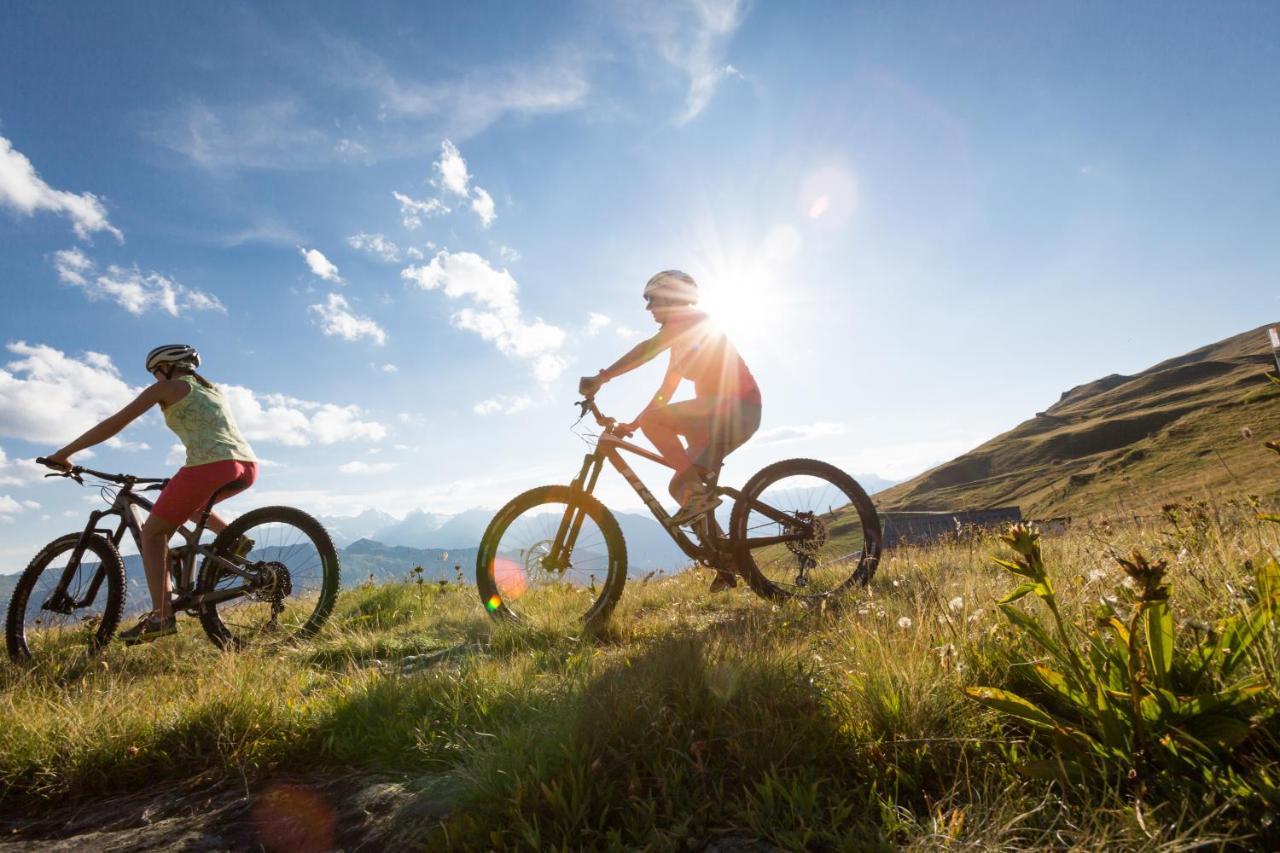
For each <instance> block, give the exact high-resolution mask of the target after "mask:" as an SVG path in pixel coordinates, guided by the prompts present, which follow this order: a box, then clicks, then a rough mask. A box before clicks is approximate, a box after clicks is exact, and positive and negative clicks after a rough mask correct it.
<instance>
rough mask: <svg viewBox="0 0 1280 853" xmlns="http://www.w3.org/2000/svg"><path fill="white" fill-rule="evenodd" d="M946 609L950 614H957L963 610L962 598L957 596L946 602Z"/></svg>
mask: <svg viewBox="0 0 1280 853" xmlns="http://www.w3.org/2000/svg"><path fill="white" fill-rule="evenodd" d="M947 609H948V610H950V611H951V612H952V613H959V612H960V611H961V610H964V596H961V595H957V596H956V597H955V598H953V599H951V600H950V601H948V602H947Z"/></svg>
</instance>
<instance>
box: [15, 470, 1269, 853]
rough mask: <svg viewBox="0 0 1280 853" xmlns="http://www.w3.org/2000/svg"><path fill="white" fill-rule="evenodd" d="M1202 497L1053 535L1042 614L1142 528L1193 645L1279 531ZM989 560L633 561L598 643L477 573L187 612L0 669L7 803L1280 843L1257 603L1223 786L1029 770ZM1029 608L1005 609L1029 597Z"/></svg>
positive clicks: (247, 837)
mask: <svg viewBox="0 0 1280 853" xmlns="http://www.w3.org/2000/svg"><path fill="white" fill-rule="evenodd" d="M1256 461H1257V463H1258V464H1259V465H1271V466H1272V473H1273V475H1274V474H1276V473H1277V469H1280V463H1277V462H1276V461H1274V459H1273V458H1272V457H1270V456H1269V454H1260V455H1259V457H1258V459H1257V460H1256ZM1214 510H1215V512H1213V513H1211V514H1208V515H1205V516H1203V517H1202V518H1201V519H1200V522H1198V523H1197V524H1196V525H1192V526H1188V527H1186V528H1185V529H1174V528H1171V527H1170V528H1165V527H1162V526H1158V525H1141V526H1133V527H1124V528H1120V527H1117V528H1105V529H1102V528H1099V529H1095V530H1089V531H1084V530H1080V531H1077V532H1074V533H1072V534H1070V535H1068V536H1064V537H1061V538H1058V539H1053V540H1049V541H1048V542H1046V543H1045V559H1046V562H1047V564H1048V566H1049V567H1050V571H1051V572H1052V574H1053V577H1054V579H1055V580H1056V582H1057V583H1059V584H1060V585H1061V586H1062V587H1063V588H1064V589H1065V590H1066V592H1065V593H1062V594H1061V595H1062V601H1061V607H1062V610H1063V614H1064V619H1066V620H1067V621H1068V622H1069V623H1073V624H1077V625H1080V626H1082V627H1085V628H1087V626H1089V625H1090V624H1092V623H1093V619H1094V617H1093V612H1094V607H1095V606H1096V604H1097V602H1098V600H1099V598H1100V597H1102V596H1119V597H1120V598H1123V597H1124V595H1125V593H1124V587H1123V585H1122V584H1121V581H1122V580H1123V576H1122V575H1121V573H1120V571H1119V570H1118V568H1117V564H1116V563H1115V561H1114V560H1113V559H1111V558H1110V557H1109V556H1108V551H1109V550H1114V551H1116V552H1126V551H1128V549H1130V548H1132V547H1140V548H1142V549H1144V550H1146V551H1147V552H1148V553H1149V554H1150V555H1152V557H1153V558H1154V557H1156V556H1161V555H1163V556H1165V557H1167V558H1169V559H1170V560H1171V561H1172V563H1171V565H1172V568H1171V569H1170V576H1169V579H1168V580H1169V583H1170V587H1171V596H1172V598H1171V600H1172V602H1173V612H1174V615H1175V617H1176V619H1177V621H1178V624H1179V626H1180V629H1179V630H1180V633H1179V635H1178V637H1179V640H1178V644H1179V654H1182V653H1183V652H1187V651H1188V650H1189V649H1190V647H1191V645H1192V644H1193V643H1194V642H1195V637H1196V636H1197V635H1196V634H1195V633H1194V630H1192V629H1188V628H1186V627H1185V624H1184V623H1185V621H1186V620H1188V619H1194V620H1197V622H1196V624H1199V623H1213V622H1214V620H1216V619H1219V618H1223V617H1227V616H1228V615H1229V614H1231V613H1233V612H1238V611H1239V610H1240V609H1241V608H1242V607H1246V606H1250V605H1249V602H1251V601H1255V600H1257V599H1258V597H1259V595H1260V594H1261V592H1260V590H1259V589H1258V587H1257V586H1256V584H1254V583H1253V581H1252V580H1251V578H1252V568H1256V561H1255V562H1254V565H1253V566H1252V567H1251V566H1250V565H1249V564H1247V561H1248V560H1250V559H1251V558H1252V557H1253V556H1254V555H1255V554H1256V553H1257V552H1258V550H1259V549H1260V548H1268V549H1270V550H1272V551H1273V552H1274V551H1275V550H1277V549H1278V548H1280V541H1277V536H1276V533H1277V532H1280V527H1276V526H1267V525H1263V524H1262V523H1261V522H1259V521H1257V520H1256V519H1254V518H1253V517H1252V514H1251V513H1248V512H1245V511H1242V510H1241V508H1240V506H1239V505H1238V504H1224V505H1221V506H1217V507H1214ZM997 552H1001V553H1007V549H1006V548H1005V546H1003V545H1001V543H999V542H998V541H997V540H995V539H993V538H984V539H966V540H957V541H949V542H943V543H940V544H937V545H934V546H930V547H928V548H916V547H912V548H904V549H901V550H898V551H895V552H893V553H892V554H891V555H889V556H888V557H887V558H886V561H885V563H884V564H883V565H882V567H881V571H880V574H879V575H878V576H877V578H876V580H875V582H874V583H873V585H872V587H871V589H870V590H868V591H865V592H859V593H856V594H854V595H852V596H851V597H850V598H848V599H847V600H845V601H844V602H843V603H842V604H841V605H839V606H834V607H830V608H825V609H823V610H821V611H805V610H801V609H799V608H795V607H778V606H774V605H771V604H769V603H766V602H763V601H760V600H758V599H756V598H755V597H753V596H752V595H751V594H750V593H749V592H745V591H743V590H737V591H734V592H731V593H727V594H723V595H720V596H710V595H708V594H707V593H706V592H705V585H706V583H707V581H708V580H709V577H708V576H707V575H706V574H704V573H699V572H696V571H691V572H687V573H684V574H681V575H677V576H675V577H672V578H668V579H663V580H655V581H650V582H648V583H640V582H634V583H632V584H630V585H629V586H628V588H627V590H626V592H625V594H624V596H623V599H622V602H621V605H620V606H619V608H618V611H617V613H616V616H615V618H614V620H613V623H612V627H611V628H610V630H609V631H608V633H607V634H605V635H604V636H599V637H588V636H583V635H582V633H581V632H580V630H579V629H578V628H577V626H576V625H575V624H574V623H572V622H567V621H560V620H557V619H555V618H552V617H548V618H546V619H545V620H543V621H541V622H539V623H537V624H533V625H526V626H521V627H511V626H498V625H495V624H493V623H492V622H491V621H490V620H489V619H488V618H487V617H486V615H485V614H484V612H483V610H482V609H481V607H480V604H479V601H478V599H477V596H476V592H475V590H474V588H473V587H471V586H470V585H465V584H461V583H446V584H421V585H415V584H396V585H386V586H369V585H366V586H358V587H356V588H354V589H351V590H349V591H347V592H344V594H343V596H342V598H341V600H340V603H339V607H338V609H337V611H336V613H335V616H334V619H333V621H332V623H331V624H330V626H329V627H327V628H326V630H325V631H324V632H323V634H322V635H321V636H320V637H319V638H317V639H315V640H313V641H310V642H307V643H306V644H303V645H301V646H298V647H295V648H286V649H279V650H275V651H258V652H248V653H242V654H226V653H218V652H216V651H214V649H213V648H212V647H211V646H210V645H209V644H208V643H207V642H206V641H205V640H204V638H203V635H202V634H201V632H200V631H199V629H198V626H196V625H195V624H193V623H192V622H191V621H190V620H187V621H184V622H182V623H181V633H180V635H179V636H178V637H177V638H170V639H167V640H162V641H160V642H157V643H156V644H154V645H152V646H149V647H141V648H136V649H125V648H122V647H120V646H119V645H113V646H112V647H110V648H109V649H108V650H107V651H106V652H105V653H104V654H103V655H101V656H100V657H99V658H97V659H85V658H84V657H82V656H79V655H71V656H69V657H67V658H64V659H61V660H56V661H52V662H48V663H46V664H44V665H41V666H36V667H34V668H27V669H18V668H15V667H11V666H7V665H6V666H3V667H0V792H2V793H0V825H3V826H4V828H5V830H6V835H7V836H8V839H11V840H14V841H19V842H21V841H24V840H25V841H30V840H33V839H41V838H43V839H49V838H55V837H61V836H65V835H67V834H69V833H73V832H76V831H77V830H76V827H77V826H80V827H81V829H80V830H79V831H80V832H85V831H87V829H86V828H85V827H86V826H88V827H91V828H92V829H93V830H94V831H95V832H99V833H103V834H100V835H94V836H93V837H92V838H89V837H87V836H86V837H84V838H81V839H80V842H81V843H83V844H84V845H86V846H98V847H102V846H106V845H108V844H111V843H136V844H142V843H144V842H145V843H151V844H154V845H155V846H175V845H188V846H190V845H193V844H194V845H196V846H199V844H200V843H205V844H207V845H212V846H213V847H227V846H230V847H247V846H250V845H253V844H257V843H266V844H268V846H271V845H275V846H277V847H278V848H279V849H287V847H288V846H289V844H290V843H298V842H299V840H300V839H305V840H309V841H310V843H313V844H330V845H333V844H340V845H342V846H345V847H346V848H348V849H351V848H353V847H356V846H359V845H367V846H368V848H369V849H385V848H387V847H390V846H398V845H413V846H417V847H422V848H429V849H440V848H443V847H454V848H460V849H493V848H535V849H617V848H624V847H625V848H635V847H641V846H642V847H646V848H648V849H657V850H676V849H681V850H689V849H693V850H700V849H713V848H712V846H711V845H719V846H717V847H715V848H714V849H720V850H731V849H739V850H741V849H768V848H767V847H760V846H751V845H753V844H757V843H759V842H766V843H767V844H771V845H779V846H781V847H784V848H788V849H883V848H890V847H900V846H906V847H914V848H918V849H937V848H939V847H943V846H952V845H955V846H966V847H975V848H983V849H987V848H992V847H1004V848H1008V847H1019V848H1031V847H1041V846H1049V845H1052V846H1064V845H1066V846H1071V845H1074V846H1078V847H1080V848H1082V849H1104V848H1106V849H1111V848H1115V849H1155V848H1158V847H1162V846H1168V847H1169V848H1170V849H1173V848H1185V847H1186V846H1188V845H1189V844H1190V843H1192V842H1200V843H1208V844H1210V845H1211V846H1215V845H1218V844H1226V843H1235V844H1238V845H1242V846H1251V845H1260V846H1266V845H1272V846H1274V845H1275V844H1276V843H1280V835H1277V834H1276V827H1275V826H1274V825H1273V824H1272V823H1271V822H1270V819H1269V818H1267V815H1268V814H1270V813H1273V811H1274V809H1275V808H1276V807H1277V806H1280V789H1277V787H1276V784H1277V780H1280V734H1278V733H1277V730H1276V729H1275V727H1274V726H1273V725H1272V724H1271V723H1268V722H1267V720H1268V718H1267V717H1266V714H1265V713H1264V712H1267V713H1271V712H1274V711H1275V710H1277V709H1280V686H1278V684H1277V678H1278V676H1280V671H1278V670H1277V663H1276V661H1277V659H1278V657H1280V654H1278V653H1280V636H1278V635H1277V631H1276V628H1275V625H1274V624H1272V625H1269V626H1266V627H1265V628H1261V629H1260V630H1261V633H1260V635H1259V638H1258V642H1257V643H1255V646H1254V648H1253V650H1252V651H1251V652H1250V653H1249V654H1248V656H1247V657H1246V658H1244V659H1243V660H1242V662H1241V669H1240V670H1238V672H1237V676H1238V677H1239V678H1241V679H1246V680H1248V679H1252V681H1250V682H1249V683H1250V684H1254V685H1255V686H1254V687H1250V688H1249V689H1250V690H1251V691H1252V692H1251V694H1250V695H1251V697H1252V699H1251V701H1256V702H1259V703H1261V704H1260V706H1259V707H1260V708H1261V709H1262V710H1260V711H1258V712H1257V714H1256V715H1255V717H1251V718H1249V719H1250V720H1251V721H1246V722H1245V723H1241V724H1239V725H1244V726H1246V728H1245V730H1244V733H1243V740H1241V741H1240V742H1238V743H1237V744H1236V745H1235V747H1234V748H1233V750H1232V752H1231V754H1230V757H1229V758H1223V759H1215V761H1219V762H1221V763H1220V764H1212V763H1211V769H1212V773H1211V774H1210V775H1209V776H1208V777H1206V778H1210V779H1212V780H1218V781H1213V782H1212V784H1210V785H1209V786H1208V787H1207V788H1205V789H1203V790H1201V789H1200V788H1196V787H1194V786H1192V783H1193V782H1194V781H1195V779H1194V778H1192V777H1186V778H1184V777H1182V776H1179V777H1178V778H1177V788H1176V791H1175V793H1174V795H1170V793H1169V790H1168V789H1167V788H1160V787H1158V786H1157V784H1156V782H1155V781H1152V782H1151V783H1150V784H1151V787H1147V782H1146V781H1145V780H1147V778H1148V776H1147V771H1146V769H1145V765H1144V764H1141V763H1140V762H1139V763H1138V764H1135V766H1136V767H1138V768H1139V769H1140V770H1142V772H1141V773H1137V771H1134V772H1135V773H1137V775H1135V776H1131V775H1129V774H1128V772H1127V771H1126V770H1125V767H1126V766H1127V765H1126V764H1125V762H1126V761H1136V759H1133V758H1132V757H1126V756H1123V755H1122V756H1121V758H1120V762H1121V763H1120V765H1119V770H1118V771H1117V773H1116V775H1115V776H1114V777H1112V776H1108V775H1105V774H1103V775H1100V776H1098V777H1097V778H1095V779H1093V780H1092V781H1086V782H1082V783H1079V784H1077V783H1075V782H1068V781H1065V780H1057V781H1055V780H1052V779H1043V778H1037V777H1036V776H1035V775H1028V773H1026V772H1024V771H1021V770H1019V769H1017V768H1018V767H1025V766H1026V765H1027V759H1028V757H1030V758H1041V759H1051V758H1052V756H1053V755H1054V750H1055V743H1057V741H1056V740H1055V737H1056V735H1052V734H1051V733H1045V732H1037V731H1036V730H1035V729H1034V728H1030V727H1027V726H1024V725H1021V724H1019V722H1018V721H1017V720H1012V719H1011V718H1009V717H1007V716H1005V715H1000V714H997V713H995V712H993V711H992V710H989V709H988V708H986V707H984V706H982V705H980V704H978V703H977V702H975V701H973V700H971V699H970V698H968V697H966V695H965V693H964V692H963V689H962V688H964V687H965V686H968V685H994V686H996V687H1003V688H1008V689H1012V690H1018V691H1020V692H1023V693H1026V694H1027V695H1030V696H1032V697H1035V696H1037V694H1036V693H1035V692H1034V691H1033V690H1031V688H1030V687H1029V686H1028V678H1029V674H1030V672H1031V667H1030V666H1029V662H1031V661H1042V660H1043V658H1044V653H1043V652H1042V651H1041V649H1039V648H1038V647H1037V646H1036V645H1035V643H1034V642H1033V641H1032V640H1031V639H1030V638H1029V637H1028V635H1027V634H1026V633H1025V632H1021V631H1018V630H1015V629H1014V628H1013V627H1012V626H1011V624H1010V622H1009V621H1008V620H1007V619H1006V618H1004V617H1003V616H1002V615H1001V613H1000V611H999V609H998V608H997V607H996V606H995V602H996V601H997V600H998V599H1000V598H1002V597H1003V596H1004V595H1005V594H1006V593H1007V592H1008V591H1009V590H1010V588H1011V587H1012V585H1013V584H1012V582H1011V580H1010V578H1009V575H1008V574H1007V573H1005V572H1003V571H1001V570H998V569H996V568H994V567H993V565H992V562H991V555H992V554H994V553H997ZM1117 590H1119V591H1117ZM547 595H549V596H554V595H555V593H554V591H550V592H548V593H547ZM1034 600H1035V597H1034V596H1031V597H1029V598H1027V599H1024V600H1023V601H1022V602H1021V603H1020V604H1019V606H1020V607H1022V608H1023V610H1024V611H1025V612H1028V613H1033V612H1036V613H1038V612H1041V611H1037V610H1036V605H1034V604H1032V603H1028V602H1034ZM543 603H544V604H545V605H547V608H548V609H554V607H553V605H554V603H555V602H554V599H549V600H547V601H545V602H543ZM1195 630H1199V629H1195ZM1206 630H1209V629H1206ZM1208 681H1209V684H1210V686H1212V685H1213V683H1216V682H1214V679H1213V678H1212V677H1209V678H1208ZM1257 685H1260V686H1257ZM1029 691H1030V692H1029ZM1267 709H1270V710H1269V711H1267ZM1270 719H1271V720H1272V721H1274V719H1275V718H1274V717H1272V718H1270ZM1228 773H1229V774H1234V775H1224V774H1228ZM1135 778H1136V779H1138V780H1140V781H1141V782H1142V784H1141V785H1135V784H1133V783H1132V782H1131V781H1128V780H1131V779H1135ZM1150 778H1151V779H1152V780H1155V779H1157V778H1158V777H1156V776H1154V775H1153V776H1151V777H1150ZM1229 780H1234V781H1229ZM1193 790H1194V791H1195V792H1196V793H1195V795H1194V796H1192V795H1191V792H1192V791H1193ZM1260 797H1261V798H1264V799H1259V798H1260ZM1265 797H1273V798H1275V799H1274V801H1273V802H1272V803H1271V805H1270V806H1268V805H1266V804H1265ZM1135 803H1136V804H1137V805H1135ZM215 810H216V811H215ZM211 814H212V815H213V817H209V815H211ZM42 817H43V818H44V820H43V822H42V821H41V818H42ZM165 827H168V828H169V830H165ZM201 827H204V829H201ZM161 831H172V833H174V834H172V835H167V836H158V835H156V833H158V832H161ZM201 832H206V833H207V834H208V837H204V838H203V840H202V839H201V838H196V837H195V836H196V835H199V834H200V833H201ZM1268 833H1269V834H1268ZM210 837H212V838H214V839H216V842H217V843H214V842H213V841H209V838H210ZM148 839H149V841H148ZM317 839H318V840H317Z"/></svg>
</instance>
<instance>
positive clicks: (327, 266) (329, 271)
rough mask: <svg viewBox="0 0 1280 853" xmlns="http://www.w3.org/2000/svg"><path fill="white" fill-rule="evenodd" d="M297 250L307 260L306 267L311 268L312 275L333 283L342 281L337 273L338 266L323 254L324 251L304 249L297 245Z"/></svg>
mask: <svg viewBox="0 0 1280 853" xmlns="http://www.w3.org/2000/svg"><path fill="white" fill-rule="evenodd" d="M298 251H299V252H300V253H302V258H303V260H305V261H306V262H307V268H308V269H310V270H311V274H312V275H314V276H316V277H317V278H322V279H324V280H325V281H331V282H333V283H334V284H342V283H343V281H342V276H340V275H338V268H337V267H336V266H334V265H333V262H332V261H330V260H329V259H328V258H326V257H325V256H324V252H322V251H320V250H319V249H304V248H302V247H301V246H299V247H298Z"/></svg>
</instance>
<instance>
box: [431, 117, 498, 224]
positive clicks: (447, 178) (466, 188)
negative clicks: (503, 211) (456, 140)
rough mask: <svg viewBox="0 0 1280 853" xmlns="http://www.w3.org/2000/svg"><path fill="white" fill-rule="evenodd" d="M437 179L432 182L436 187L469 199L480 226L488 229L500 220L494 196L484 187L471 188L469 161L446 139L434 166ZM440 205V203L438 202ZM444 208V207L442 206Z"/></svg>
mask: <svg viewBox="0 0 1280 853" xmlns="http://www.w3.org/2000/svg"><path fill="white" fill-rule="evenodd" d="M432 169H433V170H434V171H435V174H436V178H435V180H433V181H432V183H433V184H435V185H436V186H440V187H443V188H444V189H445V191H447V192H450V193H452V194H453V195H456V196H461V197H462V198H465V199H469V200H470V202H471V204H470V207H471V210H472V211H474V212H475V214H476V215H477V216H479V217H480V224H481V225H483V226H484V227H485V228H488V227H489V226H490V225H492V224H493V221H494V220H495V219H497V218H498V214H497V211H496V209H495V208H494V204H493V196H491V195H489V193H488V191H487V190H485V189H484V188H483V187H479V186H477V187H476V188H475V189H474V190H472V188H471V175H470V173H469V172H468V171H467V161H466V160H464V159H463V158H462V152H461V151H459V150H458V146H456V145H454V144H453V142H451V141H450V140H448V139H446V140H445V141H444V142H442V143H441V144H440V159H439V160H436V161H435V163H433V164H432ZM437 203H439V202H437ZM442 206H443V205H442Z"/></svg>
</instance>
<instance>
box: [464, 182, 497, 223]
mask: <svg viewBox="0 0 1280 853" xmlns="http://www.w3.org/2000/svg"><path fill="white" fill-rule="evenodd" d="M471 209H472V210H474V211H475V213H476V215H477V216H479V217H480V224H481V225H483V226H484V227H485V228H488V227H489V226H490V225H492V224H493V220H495V219H497V218H498V214H497V212H496V211H495V210H494V208H493V196H491V195H489V193H488V192H486V191H485V190H484V189H482V188H481V187H476V191H475V197H474V198H472V199H471Z"/></svg>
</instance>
